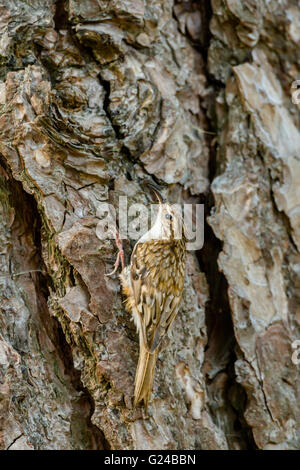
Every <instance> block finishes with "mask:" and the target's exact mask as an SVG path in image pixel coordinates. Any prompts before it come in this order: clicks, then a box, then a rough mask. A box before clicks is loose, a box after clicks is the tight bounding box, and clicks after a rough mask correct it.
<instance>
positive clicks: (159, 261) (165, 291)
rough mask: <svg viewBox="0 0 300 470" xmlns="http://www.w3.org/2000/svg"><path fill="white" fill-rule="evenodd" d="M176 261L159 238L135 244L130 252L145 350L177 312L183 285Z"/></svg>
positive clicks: (154, 344)
mask: <svg viewBox="0 0 300 470" xmlns="http://www.w3.org/2000/svg"><path fill="white" fill-rule="evenodd" d="M162 244H163V245H162ZM179 261H180V260H179V259H178V257H177V256H175V252H174V251H173V250H172V249H171V248H170V244H169V243H167V242H164V241H161V240H160V241H157V242H155V243H153V242H145V243H137V244H136V246H135V248H134V250H133V252H132V256H131V265H130V275H131V284H132V290H133V296H134V302H135V307H136V310H137V313H138V315H139V317H140V325H141V332H142V335H143V340H144V344H145V346H146V347H147V349H148V351H149V352H153V351H154V350H155V349H156V348H157V347H158V345H159V344H160V342H161V339H162V337H163V336H164V335H165V333H166V332H167V331H168V329H169V327H170V326H171V324H172V322H173V320H174V318H175V316H176V314H177V312H178V308H179V305H180V301H181V296H182V290H183V284H184V273H183V272H182V263H181V264H180V263H179Z"/></svg>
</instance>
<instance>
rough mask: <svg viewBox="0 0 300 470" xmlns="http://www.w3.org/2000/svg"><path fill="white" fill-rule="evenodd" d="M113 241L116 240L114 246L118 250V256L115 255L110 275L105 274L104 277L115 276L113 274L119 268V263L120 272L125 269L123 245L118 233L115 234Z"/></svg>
mask: <svg viewBox="0 0 300 470" xmlns="http://www.w3.org/2000/svg"><path fill="white" fill-rule="evenodd" d="M115 240H116V245H117V248H118V250H119V251H118V255H117V259H116V262H115V264H114V269H113V271H112V272H111V273H107V274H105V276H112V275H113V274H115V272H116V271H117V269H118V267H119V264H120V261H121V266H122V270H123V269H124V268H125V257H124V250H123V245H122V241H121V239H120V237H119V233H118V232H116V235H115Z"/></svg>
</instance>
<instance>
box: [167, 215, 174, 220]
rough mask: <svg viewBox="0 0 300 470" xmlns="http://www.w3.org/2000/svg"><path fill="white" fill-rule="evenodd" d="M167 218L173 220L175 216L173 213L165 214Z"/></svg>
mask: <svg viewBox="0 0 300 470" xmlns="http://www.w3.org/2000/svg"><path fill="white" fill-rule="evenodd" d="M165 217H166V219H168V220H172V219H173V216H172V215H171V214H166V215H165Z"/></svg>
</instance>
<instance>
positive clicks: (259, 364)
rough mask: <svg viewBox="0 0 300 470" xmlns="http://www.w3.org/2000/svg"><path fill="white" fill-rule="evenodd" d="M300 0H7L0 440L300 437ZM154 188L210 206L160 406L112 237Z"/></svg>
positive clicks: (131, 445) (161, 369) (24, 445)
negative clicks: (121, 207) (145, 373)
mask: <svg viewBox="0 0 300 470" xmlns="http://www.w3.org/2000/svg"><path fill="white" fill-rule="evenodd" d="M297 3H298V2H296V1H293V0H286V1H285V2H278V1H275V0H268V1H267V0H264V1H262V0H246V1H243V2H241V1H239V0H212V1H211V2H209V1H202V2H196V1H192V0H182V1H179V0H178V1H175V2H174V1H172V0H157V1H150V0H107V1H103V0H98V1H95V0H84V1H82V0H69V1H66V0H58V1H56V2H53V1H50V0H48V1H39V0H30V1H27V2H26V3H25V2H21V1H17V2H14V5H13V6H12V4H11V2H10V1H9V0H1V2H0V7H1V9H0V12H1V13H0V15H1V29H0V34H1V40H0V55H1V62H0V67H1V82H0V106H1V117H0V119H1V121H0V214H1V218H0V240H1V246H0V298H1V305H0V449H248V448H251V449H253V448H259V449H274V448H275V449H297V448H299V447H300V430H299V423H300V412H299V406H298V401H299V392H300V390H299V366H298V365H297V364H296V362H297V361H295V360H293V359H292V357H294V356H293V352H294V349H293V343H294V341H295V340H296V339H297V338H299V324H300V309H299V297H300V294H299V272H300V271H299V263H300V257H299V247H300V217H299V204H300V202H299V201H300V198H299V196H300V194H299V189H298V184H297V183H298V181H297V178H299V177H300V163H299V151H300V133H299V131H298V128H299V116H300V115H299V105H297V104H294V103H293V101H292V95H291V84H292V82H293V81H294V80H296V79H297V78H300V70H299V63H300V54H299V48H298V47H297V45H298V42H299V38H300V13H299V9H298V8H297ZM145 180H147V181H151V180H152V181H156V182H157V183H158V184H160V185H161V187H162V188H164V189H163V192H164V195H165V196H166V197H167V199H168V200H169V201H170V202H172V203H176V202H180V203H182V202H186V203H203V204H204V205H205V213H206V217H205V239H204V246H203V248H202V249H201V250H200V251H198V252H188V263H187V276H186V282H185V289H184V299H183V303H182V306H181V309H180V312H179V314H178V316H177V319H176V321H175V322H174V325H173V328H172V332H171V334H170V338H169V340H166V341H165V343H164V344H163V348H162V351H161V352H160V354H159V359H158V362H157V366H156V372H155V379H154V386H153V392H152V400H151V403H150V405H149V410H148V415H146V414H145V412H144V411H143V409H142V408H141V407H138V408H136V409H134V408H133V389H134V375H135V369H136V364H137V360H138V349H139V347H138V337H137V333H136V331H135V326H134V324H133V323H132V321H131V318H130V315H129V314H128V313H127V312H126V311H125V309H124V305H123V302H122V300H123V298H122V295H121V292H120V283H119V280H118V278H117V277H115V278H107V277H105V273H106V272H108V271H110V270H111V269H112V265H113V262H114V260H115V256H116V247H115V244H114V242H113V241H112V240H101V239H99V238H98V237H97V233H96V227H97V223H98V222H99V214H98V213H97V209H98V207H99V205H100V204H101V203H102V202H105V201H106V202H110V203H111V204H113V205H114V207H116V208H117V207H118V201H119V196H126V197H127V199H128V204H132V203H143V204H147V205H149V203H150V199H149V191H147V189H146V188H145V186H144V185H143V182H144V181H145ZM133 246H134V241H132V240H126V241H125V242H124V248H125V256H126V261H127V262H128V260H129V257H130V254H131V250H132V248H133Z"/></svg>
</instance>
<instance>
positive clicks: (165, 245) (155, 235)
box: [108, 188, 186, 409]
mask: <svg viewBox="0 0 300 470" xmlns="http://www.w3.org/2000/svg"><path fill="white" fill-rule="evenodd" d="M152 190H153V192H154V194H155V195H156V197H157V199H158V202H159V207H158V213H157V217H156V220H155V223H154V224H153V226H152V227H151V229H150V230H149V231H148V232H146V233H145V234H144V235H143V236H142V237H141V238H140V239H139V240H138V241H137V243H136V244H135V246H134V249H133V251H132V254H131V258H130V263H129V265H128V266H125V261H124V251H123V247H122V243H121V240H120V238H119V235H118V233H116V243H117V246H118V249H119V252H118V256H117V260H116V263H115V266H114V270H113V271H112V272H111V273H109V274H108V275H109V276H110V275H112V274H114V273H115V272H116V271H117V269H118V266H119V263H120V261H121V264H122V272H121V274H120V276H119V277H120V280H121V284H122V289H123V294H124V295H125V297H126V300H125V307H126V310H127V311H128V312H130V313H131V314H132V316H133V319H134V322H135V325H136V327H137V331H138V334H139V344H140V353H139V360H138V365H137V369H136V374H135V389H134V406H136V405H137V404H138V403H139V402H141V401H144V405H145V408H146V409H147V406H148V402H149V399H150V396H151V391H152V384H153V378H154V371H155V364H156V360H157V356H158V352H159V347H160V344H161V342H162V339H163V337H164V336H165V335H166V334H167V333H168V331H169V330H170V327H171V325H172V323H173V321H174V319H175V318H176V315H177V313H178V310H179V307H180V304H181V300H182V293H183V287H184V280H185V265H186V238H185V234H184V224H183V220H182V216H181V213H180V211H179V210H178V208H177V207H175V206H172V205H171V204H169V203H168V202H165V201H164V200H163V199H162V197H161V195H160V193H159V192H158V191H157V190H156V189H154V188H152Z"/></svg>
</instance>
